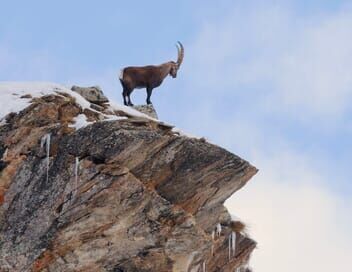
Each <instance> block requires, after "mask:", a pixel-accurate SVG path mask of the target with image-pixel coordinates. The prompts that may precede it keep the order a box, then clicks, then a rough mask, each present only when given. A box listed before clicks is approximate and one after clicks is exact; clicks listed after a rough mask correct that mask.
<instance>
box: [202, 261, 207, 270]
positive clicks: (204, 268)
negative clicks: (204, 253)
mask: <svg viewBox="0 0 352 272" xmlns="http://www.w3.org/2000/svg"><path fill="white" fill-rule="evenodd" d="M203 272H207V271H206V267H205V261H203Z"/></svg>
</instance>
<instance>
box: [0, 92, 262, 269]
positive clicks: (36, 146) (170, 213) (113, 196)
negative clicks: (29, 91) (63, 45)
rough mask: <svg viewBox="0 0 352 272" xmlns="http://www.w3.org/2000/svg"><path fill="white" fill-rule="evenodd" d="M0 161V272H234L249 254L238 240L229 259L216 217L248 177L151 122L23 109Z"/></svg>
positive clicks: (246, 168) (42, 102)
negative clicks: (77, 124) (80, 119)
mask: <svg viewBox="0 0 352 272" xmlns="http://www.w3.org/2000/svg"><path fill="white" fill-rule="evenodd" d="M107 113H109V114H114V115H117V116H119V117H122V116H123V117H124V118H121V119H120V118H118V120H110V121H104V119H106V114H107ZM80 114H84V115H86V117H87V120H88V121H89V122H90V124H89V125H88V126H86V127H83V128H81V129H79V130H75V129H74V128H73V127H72V123H73V122H74V120H75V118H76V117H77V116H78V115H80ZM47 135H50V137H48V136H47ZM49 140H50V141H49ZM48 147H50V148H48ZM0 158H1V160H0V171H1V174H0V271H11V272H12V271H116V272H117V271H120V272H121V271H124V272H133V271H136V272H137V271H139V272H141V271H145V272H146V271H150V272H152V271H159V272H163V271H175V272H176V271H193V272H196V271H203V269H204V268H206V271H234V269H235V268H238V267H241V266H242V265H244V264H246V263H247V262H248V259H249V256H250V254H251V252H252V251H253V249H254V248H255V246H256V243H255V242H254V241H253V240H252V239H250V238H249V237H248V236H247V235H244V234H243V233H240V232H238V233H236V241H235V249H230V255H229V239H230V237H231V235H230V234H231V233H232V228H231V224H232V223H231V218H230V216H229V214H228V212H227V210H226V209H225V208H224V206H223V203H224V201H225V200H226V199H227V198H228V197H229V196H231V195H232V194H233V193H234V192H236V191H237V190H239V189H240V188H241V187H242V186H244V185H245V184H246V182H247V181H248V180H249V179H250V178H251V177H252V176H253V175H254V174H255V173H256V172H257V170H256V168H255V167H253V166H251V165H250V164H249V163H248V162H247V161H244V160H243V159H241V158H239V157H237V156H235V155H233V154H231V153H230V152H228V151H226V150H224V149H222V148H220V147H218V146H215V145H212V144H210V143H208V142H206V141H204V140H200V139H195V138H188V137H184V136H180V135H178V134H175V133H174V132H173V131H172V127H171V126H167V125H165V124H162V123H159V122H157V121H155V120H150V119H148V118H141V117H138V118H137V117H134V116H132V115H131V114H130V113H126V112H123V111H121V110H112V109H110V110H109V111H107V110H106V107H105V108H104V111H102V112H99V111H98V110H90V109H83V108H82V107H81V106H80V105H79V104H78V103H76V101H75V99H74V98H73V97H71V96H69V95H63V94H60V95H47V96H43V97H40V98H34V99H33V100H32V103H31V104H30V105H29V106H28V107H27V108H26V109H24V110H23V111H21V112H19V113H17V114H15V113H13V114H9V115H8V116H7V118H6V124H3V125H2V126H0ZM219 224H220V226H221V232H220V233H219V235H218V234H214V231H216V226H217V225H219Z"/></svg>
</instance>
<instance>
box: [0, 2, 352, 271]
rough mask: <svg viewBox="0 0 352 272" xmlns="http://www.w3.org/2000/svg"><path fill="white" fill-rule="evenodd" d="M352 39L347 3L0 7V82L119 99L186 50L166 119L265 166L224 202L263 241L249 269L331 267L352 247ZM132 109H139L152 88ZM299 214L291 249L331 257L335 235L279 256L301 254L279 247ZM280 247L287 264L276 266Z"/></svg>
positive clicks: (170, 83) (169, 93) (138, 94)
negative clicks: (148, 71)
mask: <svg viewBox="0 0 352 272" xmlns="http://www.w3.org/2000/svg"><path fill="white" fill-rule="evenodd" d="M351 37H352V5H351V4H350V3H348V1H327V0H326V1H318V0H316V1H265V3H264V2H263V1H216V3H215V2H214V1H210V0H208V1H186V0H184V1H172V2H169V1H99V2H98V1H56V2H55V3H54V2H53V1H50V2H49V1H36V0H34V1H6V2H5V1H3V3H2V5H1V10H0V80H1V81H3V80H5V81H33V80H35V81H54V82H58V83H62V84H64V85H72V84H82V85H100V86H102V87H103V90H104V91H105V92H106V93H107V94H108V96H109V97H110V98H112V99H115V100H117V101H120V102H121V87H120V84H119V82H118V78H117V75H118V73H119V69H120V68H121V67H124V66H127V65H143V64H158V63H162V62H164V61H169V60H173V59H175V58H176V49H175V47H174V44H175V42H176V41H177V40H180V41H182V42H183V44H184V46H185V50H186V52H185V60H184V63H183V65H182V67H181V69H180V71H179V76H178V78H177V79H176V80H173V79H171V78H169V79H167V80H166V81H165V82H164V84H163V85H162V86H161V87H160V88H158V89H156V90H155V91H154V92H153V96H152V101H153V103H154V106H155V107H156V108H157V111H158V113H159V116H160V118H161V119H163V120H164V121H168V122H170V123H173V124H176V125H177V126H178V127H180V128H182V129H184V130H185V131H187V132H189V133H191V134H195V135H200V136H205V137H206V138H207V139H208V140H209V141H211V142H213V143H216V144H219V145H222V146H224V147H226V148H228V149H229V150H231V151H232V152H234V153H236V154H239V155H241V156H242V157H243V158H245V159H247V160H249V161H251V162H252V163H253V164H254V165H256V166H257V167H258V168H259V169H260V172H259V173H258V175H257V176H256V177H255V178H254V179H253V180H252V181H251V182H250V184H249V185H248V186H247V188H245V189H243V190H242V191H241V192H239V193H238V194H236V195H234V196H233V197H232V198H231V200H229V201H228V207H229V208H230V210H231V211H232V212H233V213H236V214H240V215H241V216H242V217H244V218H245V219H246V220H247V221H248V222H249V224H250V225H251V226H252V227H251V233H252V235H253V236H255V237H256V238H257V240H258V242H259V245H260V247H259V250H258V253H256V254H255V255H254V258H253V266H254V267H255V268H257V269H258V270H259V271H269V269H270V270H271V271H287V272H289V271H291V270H290V269H292V271H296V270H295V269H296V268H297V267H295V264H296V265H297V263H298V264H302V263H303V264H305V265H306V267H311V269H312V270H308V269H307V271H318V270H319V271H328V268H331V269H333V270H337V267H338V265H341V267H344V263H343V260H342V261H341V260H340V259H339V257H338V256H339V253H340V251H339V250H338V249H341V250H342V249H344V250H343V253H344V254H341V255H345V256H346V252H350V253H351V251H352V249H351V246H347V245H346V244H347V242H352V237H351V235H350V231H348V228H346V226H349V227H352V224H351V221H350V220H349V221H348V220H347V219H346V216H345V215H346V214H348V213H349V214H350V213H351V207H352V204H351V193H352V185H351V182H350V180H351V177H352V174H351V172H350V162H351V161H352V141H351V140H350V139H351V136H352V108H351V101H352V76H351V75H352V54H351V52H352V39H351ZM132 99H133V101H134V102H135V103H144V100H145V91H144V90H142V91H141V90H137V91H135V92H134V93H133V95H132ZM290 200H292V201H290ZM279 208H280V209H281V208H282V209H283V211H286V212H283V211H281V210H280V209H279ZM292 209H293V210H295V216H298V217H299V218H302V219H305V221H306V224H303V227H302V229H301V230H299V231H298V232H297V234H296V235H297V237H298V236H299V237H301V236H302V234H304V235H303V236H304V237H305V238H306V240H304V241H301V240H300V239H298V238H297V237H296V236H294V235H293V237H296V238H297V239H295V241H296V242H297V243H298V241H300V242H302V243H304V242H306V241H308V243H309V244H316V245H318V246H319V247H320V248H325V246H326V244H325V243H324V241H321V240H323V239H321V237H326V236H328V235H330V233H331V232H333V233H338V234H339V235H340V236H336V237H335V236H334V240H333V241H332V242H330V243H333V246H332V248H333V249H331V250H330V251H329V250H321V251H316V252H314V254H312V252H311V251H308V249H307V251H304V250H303V251H302V252H300V253H298V252H296V251H294V252H290V250H289V248H287V250H283V248H284V245H283V244H285V245H286V246H288V243H293V244H292V245H291V246H290V248H291V250H292V248H295V247H294V245H295V244H294V243H295V242H294V241H286V240H285V239H286V238H287V236H292V232H294V231H295V230H294V227H293V225H295V224H296V221H295V220H297V219H296V217H291V216H290V212H289V211H291V210H292ZM296 213H297V214H296ZM312 216H315V217H316V218H315V219H314V221H315V224H310V223H309V224H308V222H311V218H312ZM291 220H293V221H291ZM273 222H275V223H276V224H274V223H273ZM323 222H324V226H325V227H324V228H322V227H321V224H323ZM326 222H327V223H326ZM284 223H287V224H284ZM307 224H308V225H307ZM317 228H319V229H320V232H317V231H316V229H317ZM346 229H347V230H346ZM350 229H351V228H350ZM278 233H282V236H280V235H278ZM288 233H289V235H288ZM318 234H319V235H320V236H319V235H318ZM315 236H316V237H315ZM346 237H347V238H346ZM269 238H270V241H267V239H269ZM342 238H344V239H342ZM310 239H311V240H310ZM343 240H345V241H343ZM280 241H281V242H280ZM282 241H284V242H282ZM261 242H262V243H261ZM334 243H335V244H334ZM350 244H351V243H350ZM276 245H277V248H276V247H274V246H276ZM297 246H299V244H297ZM330 247H331V246H330ZM307 248H309V247H307ZM273 251H274V252H276V254H277V255H279V254H282V256H281V259H282V263H280V262H279V263H278V264H277V268H276V267H275V265H273V261H272V260H271V258H270V255H271V253H272V252H273ZM283 252H287V253H286V255H285V253H283ZM289 253H290V254H289ZM331 255H334V256H335V257H336V258H335V259H334V258H331ZM350 255H351V254H350ZM292 256H295V257H296V258H297V259H294V261H293V260H292V259H291V258H292ZM305 256H309V258H308V257H305ZM327 256H330V259H329V260H330V261H329V264H328V265H325V266H322V267H320V266H319V265H318V267H317V264H316V263H317V262H316V261H317V260H320V259H322V258H323V259H325V258H326V257H327ZM314 258H315V259H314ZM291 261H292V263H294V264H292V265H291V264H290V262H291ZM279 264H280V267H279ZM288 264H290V265H288ZM285 265H286V266H287V267H285ZM283 268H284V269H283ZM299 268H301V267H299ZM300 271H305V270H302V269H300ZM330 271H331V270H330Z"/></svg>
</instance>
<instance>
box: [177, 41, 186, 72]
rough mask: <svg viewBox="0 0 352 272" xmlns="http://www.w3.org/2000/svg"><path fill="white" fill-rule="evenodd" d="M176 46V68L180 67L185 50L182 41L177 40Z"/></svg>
mask: <svg viewBox="0 0 352 272" xmlns="http://www.w3.org/2000/svg"><path fill="white" fill-rule="evenodd" d="M176 48H177V53H178V54H177V62H176V63H177V66H178V68H180V66H181V63H182V61H183V57H184V55H185V50H184V48H183V45H182V43H180V42H179V41H178V42H177V44H176Z"/></svg>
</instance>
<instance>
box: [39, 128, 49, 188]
mask: <svg viewBox="0 0 352 272" xmlns="http://www.w3.org/2000/svg"><path fill="white" fill-rule="evenodd" d="M50 141H51V134H50V133H48V134H45V135H44V136H43V138H42V139H41V142H40V148H41V149H42V148H44V146H45V149H46V182H48V181H49V166H50Z"/></svg>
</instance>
